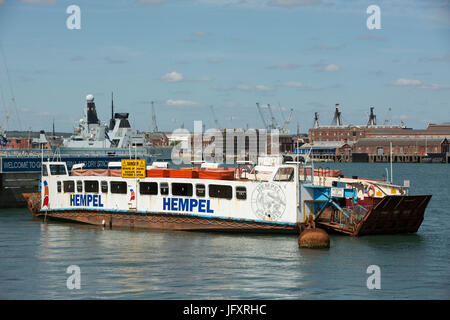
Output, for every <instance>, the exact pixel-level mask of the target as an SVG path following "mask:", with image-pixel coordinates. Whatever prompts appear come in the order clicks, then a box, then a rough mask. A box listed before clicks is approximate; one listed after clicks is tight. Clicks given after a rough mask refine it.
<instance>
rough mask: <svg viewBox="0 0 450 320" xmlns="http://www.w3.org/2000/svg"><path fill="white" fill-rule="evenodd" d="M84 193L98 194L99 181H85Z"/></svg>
mask: <svg viewBox="0 0 450 320" xmlns="http://www.w3.org/2000/svg"><path fill="white" fill-rule="evenodd" d="M84 192H93V193H98V181H97V180H86V181H84Z"/></svg>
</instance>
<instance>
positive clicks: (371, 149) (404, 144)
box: [353, 138, 449, 155]
mask: <svg viewBox="0 0 450 320" xmlns="http://www.w3.org/2000/svg"><path fill="white" fill-rule="evenodd" d="M391 142H392V152H393V153H394V154H395V155H415V154H417V155H426V154H430V153H439V154H442V153H447V152H449V140H448V139H447V138H444V139H440V138H439V139H436V138H431V139H427V138H426V139H422V138H362V139H359V140H358V141H357V142H356V143H355V144H354V145H353V152H354V153H367V154H373V155H375V154H376V155H389V152H390V143H391Z"/></svg>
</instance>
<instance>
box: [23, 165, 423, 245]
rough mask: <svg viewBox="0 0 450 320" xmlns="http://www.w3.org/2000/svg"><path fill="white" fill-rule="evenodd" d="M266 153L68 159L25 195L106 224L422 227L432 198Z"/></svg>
mask: <svg viewBox="0 0 450 320" xmlns="http://www.w3.org/2000/svg"><path fill="white" fill-rule="evenodd" d="M260 160H261V161H260V162H259V163H258V164H257V165H253V166H249V165H248V164H247V165H246V166H238V167H234V168H220V167H218V166H214V165H208V164H204V165H202V166H201V167H184V168H179V169H169V168H168V166H167V163H153V164H152V165H151V166H148V167H145V170H144V172H145V173H144V174H143V175H142V176H141V177H134V178H126V177H124V175H123V172H124V170H123V168H121V167H120V165H121V164H120V163H119V165H118V167H117V168H116V169H112V168H110V169H108V170H84V169H77V168H73V169H72V170H71V172H68V170H67V166H66V164H65V163H64V162H46V163H43V167H42V188H41V193H40V194H24V197H25V198H26V199H27V201H28V207H29V209H30V210H31V212H32V213H33V214H34V215H35V216H39V217H45V218H54V219H62V220H70V221H77V222H82V223H88V224H94V225H100V226H104V227H109V228H114V227H132V228H153V229H170V230H215V231H245V232H247V231H256V232H266V231H267V232H269V231H270V232H290V233H299V232H301V231H302V230H303V229H305V228H307V227H308V226H311V225H314V226H320V227H321V228H324V229H327V230H328V231H335V232H340V233H344V234H348V235H351V236H358V235H365V234H386V233H408V232H416V231H417V230H418V228H419V227H420V224H421V223H422V221H423V218H424V212H425V208H426V206H427V204H428V202H429V201H430V198H431V196H430V195H409V190H408V187H405V186H398V185H393V184H392V183H389V182H388V181H380V180H373V179H363V178H357V177H352V178H350V177H344V176H343V175H342V174H341V171H340V170H321V169H315V168H314V167H313V166H307V165H304V164H299V163H282V161H278V160H277V159H269V161H268V160H267V159H265V160H264V159H260ZM263 160H264V161H263Z"/></svg>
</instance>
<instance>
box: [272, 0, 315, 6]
mask: <svg viewBox="0 0 450 320" xmlns="http://www.w3.org/2000/svg"><path fill="white" fill-rule="evenodd" d="M320 2H321V1H320V0H270V1H269V2H268V5H269V6H273V7H283V8H293V7H301V6H307V5H312V4H319V3H320Z"/></svg>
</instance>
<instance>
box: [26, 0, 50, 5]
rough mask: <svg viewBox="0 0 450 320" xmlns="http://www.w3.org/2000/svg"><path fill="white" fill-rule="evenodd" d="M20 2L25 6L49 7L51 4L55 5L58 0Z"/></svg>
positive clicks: (27, 0)
mask: <svg viewBox="0 0 450 320" xmlns="http://www.w3.org/2000/svg"><path fill="white" fill-rule="evenodd" d="M19 2H22V3H25V4H39V5H49V4H55V3H56V0H19Z"/></svg>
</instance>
